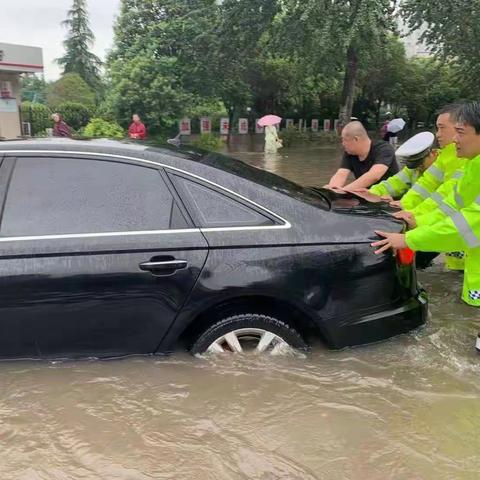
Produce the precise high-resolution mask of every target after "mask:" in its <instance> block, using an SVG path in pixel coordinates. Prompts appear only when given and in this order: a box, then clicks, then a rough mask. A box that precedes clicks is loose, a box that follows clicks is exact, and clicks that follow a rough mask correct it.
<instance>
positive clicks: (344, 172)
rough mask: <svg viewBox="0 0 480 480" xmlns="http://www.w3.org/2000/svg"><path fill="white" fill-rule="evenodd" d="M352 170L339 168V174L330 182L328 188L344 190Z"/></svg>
mask: <svg viewBox="0 0 480 480" xmlns="http://www.w3.org/2000/svg"><path fill="white" fill-rule="evenodd" d="M349 175H350V170H348V168H339V169H338V170H337V173H336V174H335V175H334V176H333V177H332V178H331V179H330V182H328V188H342V187H343V186H344V185H345V184H346V183H347V180H348V176H349Z"/></svg>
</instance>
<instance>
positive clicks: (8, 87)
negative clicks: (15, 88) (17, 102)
mask: <svg viewBox="0 0 480 480" xmlns="http://www.w3.org/2000/svg"><path fill="white" fill-rule="evenodd" d="M0 97H1V98H12V83H11V82H7V81H1V82H0Z"/></svg>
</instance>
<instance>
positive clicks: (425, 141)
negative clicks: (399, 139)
mask: <svg viewBox="0 0 480 480" xmlns="http://www.w3.org/2000/svg"><path fill="white" fill-rule="evenodd" d="M434 141H435V135H433V133H431V132H421V133H417V134H416V135H414V136H413V137H412V138H409V139H408V140H407V141H406V142H405V143H404V144H402V145H401V146H400V147H398V149H397V151H396V152H395V155H396V156H397V157H399V158H402V159H404V160H407V161H415V160H420V159H422V158H425V157H426V156H427V155H428V154H429V153H430V150H431V149H432V146H433V142H434Z"/></svg>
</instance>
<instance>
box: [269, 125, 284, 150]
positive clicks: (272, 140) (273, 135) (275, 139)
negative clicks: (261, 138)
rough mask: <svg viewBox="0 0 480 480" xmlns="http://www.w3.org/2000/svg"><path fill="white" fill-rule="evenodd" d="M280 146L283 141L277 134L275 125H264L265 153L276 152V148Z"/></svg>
mask: <svg viewBox="0 0 480 480" xmlns="http://www.w3.org/2000/svg"><path fill="white" fill-rule="evenodd" d="M282 146H283V143H282V140H281V139H280V138H279V136H278V132H277V127H276V126H275V125H267V126H266V127H265V153H277V150H278V149H279V148H282Z"/></svg>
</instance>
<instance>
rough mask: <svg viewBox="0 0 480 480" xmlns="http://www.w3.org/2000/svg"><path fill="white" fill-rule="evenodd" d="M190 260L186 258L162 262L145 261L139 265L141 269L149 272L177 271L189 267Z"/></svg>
mask: <svg viewBox="0 0 480 480" xmlns="http://www.w3.org/2000/svg"><path fill="white" fill-rule="evenodd" d="M187 266H188V262H187V261H186V260H164V261H160V262H143V263H141V264H140V265H139V267H140V270H144V271H147V272H162V271H167V272H175V271H177V270H183V269H184V268H187Z"/></svg>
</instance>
